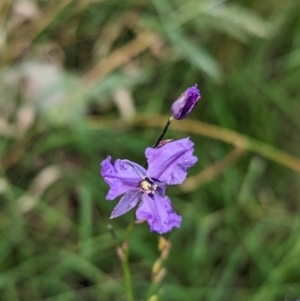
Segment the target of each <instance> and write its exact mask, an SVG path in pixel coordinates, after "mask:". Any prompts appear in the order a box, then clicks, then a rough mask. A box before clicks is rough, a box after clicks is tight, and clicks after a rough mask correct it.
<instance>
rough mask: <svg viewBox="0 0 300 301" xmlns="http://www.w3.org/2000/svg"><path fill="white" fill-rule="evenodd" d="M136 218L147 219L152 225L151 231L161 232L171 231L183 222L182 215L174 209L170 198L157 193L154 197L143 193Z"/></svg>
mask: <svg viewBox="0 0 300 301" xmlns="http://www.w3.org/2000/svg"><path fill="white" fill-rule="evenodd" d="M136 218H137V219H138V220H144V219H146V220H147V221H148V224H149V225H150V231H151V232H157V233H159V234H162V233H166V232H169V231H171V230H172V229H173V228H174V227H176V228H179V227H180V223H181V216H180V215H178V214H177V213H176V212H175V211H174V209H173V207H172V204H171V201H170V199H169V198H168V197H167V196H165V197H161V196H159V195H157V194H155V195H154V199H152V198H150V197H149V196H148V195H147V194H143V195H142V202H141V203H140V205H139V207H138V209H137V211H136Z"/></svg>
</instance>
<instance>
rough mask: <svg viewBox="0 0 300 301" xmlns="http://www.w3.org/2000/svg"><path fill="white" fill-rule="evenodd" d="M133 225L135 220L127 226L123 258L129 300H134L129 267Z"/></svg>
mask: <svg viewBox="0 0 300 301" xmlns="http://www.w3.org/2000/svg"><path fill="white" fill-rule="evenodd" d="M133 226H134V221H131V223H130V224H129V225H128V227H127V230H126V235H125V242H124V245H123V252H124V258H123V260H122V268H123V273H124V279H125V289H126V296H127V301H134V298H133V293H132V283H131V274H130V268H129V244H128V240H129V237H130V234H131V232H132V230H133Z"/></svg>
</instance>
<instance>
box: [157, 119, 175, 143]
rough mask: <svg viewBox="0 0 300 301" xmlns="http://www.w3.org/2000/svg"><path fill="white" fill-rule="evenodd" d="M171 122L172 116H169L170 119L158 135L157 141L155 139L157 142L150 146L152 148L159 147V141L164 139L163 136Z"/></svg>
mask: <svg viewBox="0 0 300 301" xmlns="http://www.w3.org/2000/svg"><path fill="white" fill-rule="evenodd" d="M172 120H173V116H171V117H170V118H169V119H168V121H167V123H166V125H165V127H164V129H163V131H162V132H161V134H160V136H159V137H158V139H157V141H156V142H155V144H154V145H153V146H152V147H153V148H157V146H158V145H159V143H160V142H161V140H162V139H163V138H164V135H165V134H166V132H167V130H168V128H169V125H170V124H171V122H172Z"/></svg>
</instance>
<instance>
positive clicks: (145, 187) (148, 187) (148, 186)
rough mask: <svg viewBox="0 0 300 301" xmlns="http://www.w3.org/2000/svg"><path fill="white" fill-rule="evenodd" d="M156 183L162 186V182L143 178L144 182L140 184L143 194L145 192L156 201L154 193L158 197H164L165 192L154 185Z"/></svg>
mask: <svg viewBox="0 0 300 301" xmlns="http://www.w3.org/2000/svg"><path fill="white" fill-rule="evenodd" d="M154 182H156V183H158V184H160V183H161V182H160V181H157V180H156V179H155V180H154V179H152V178H148V177H143V181H142V182H141V183H140V187H141V192H145V193H147V194H148V196H149V197H150V198H152V199H154V192H156V193H157V194H158V195H160V196H163V190H162V189H161V188H160V187H159V186H158V185H157V184H154Z"/></svg>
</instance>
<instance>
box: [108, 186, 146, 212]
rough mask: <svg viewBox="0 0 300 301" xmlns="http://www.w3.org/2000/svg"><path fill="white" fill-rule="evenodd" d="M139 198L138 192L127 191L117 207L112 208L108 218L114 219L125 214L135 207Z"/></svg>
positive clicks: (139, 193)
mask: <svg viewBox="0 0 300 301" xmlns="http://www.w3.org/2000/svg"><path fill="white" fill-rule="evenodd" d="M140 196H141V192H140V191H139V190H136V191H129V192H127V193H125V194H124V196H123V197H122V198H121V199H120V201H119V203H118V205H117V206H116V207H115V208H114V210H113V212H112V214H111V217H110V218H115V217H118V216H120V215H122V214H125V213H126V212H128V211H129V210H130V209H132V208H133V207H135V206H136V204H137V203H138V201H139V200H140Z"/></svg>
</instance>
